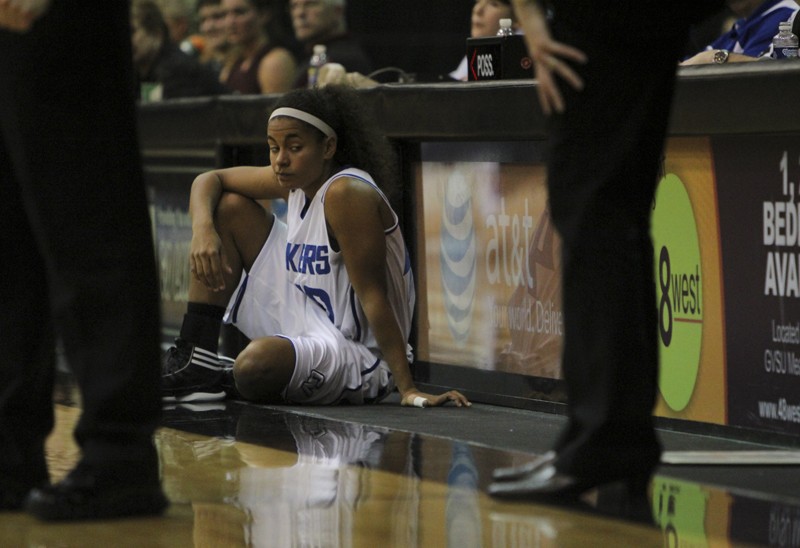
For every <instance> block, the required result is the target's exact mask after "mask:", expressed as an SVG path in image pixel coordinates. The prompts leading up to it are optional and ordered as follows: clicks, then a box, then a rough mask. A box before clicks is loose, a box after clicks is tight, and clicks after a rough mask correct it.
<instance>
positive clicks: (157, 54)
mask: <svg viewBox="0 0 800 548" xmlns="http://www.w3.org/2000/svg"><path fill="white" fill-rule="evenodd" d="M131 44H132V46H133V65H134V68H135V69H136V74H137V77H138V84H139V90H140V91H141V95H140V98H141V99H142V100H143V101H157V100H161V99H174V98H178V97H198V96H204V95H220V94H223V93H228V90H227V89H226V88H225V87H224V86H223V85H222V84H221V83H220V82H219V80H218V79H217V77H216V75H215V74H214V73H213V72H212V71H211V70H210V69H208V68H207V67H204V66H203V65H201V64H200V63H199V61H197V59H195V58H193V57H191V56H189V55H187V54H186V53H184V52H183V51H181V50H180V49H179V48H178V46H177V45H175V44H174V43H173V42H172V41H171V40H170V37H169V30H168V28H167V23H166V21H164V17H163V15H162V14H161V10H160V9H159V8H158V5H157V4H156V3H155V2H154V1H153V0H134V2H133V3H132V4H131Z"/></svg>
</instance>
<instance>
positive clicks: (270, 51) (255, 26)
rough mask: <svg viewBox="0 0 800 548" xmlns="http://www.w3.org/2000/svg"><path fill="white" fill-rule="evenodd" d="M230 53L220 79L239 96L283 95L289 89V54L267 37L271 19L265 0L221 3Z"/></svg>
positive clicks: (292, 72)
mask: <svg viewBox="0 0 800 548" xmlns="http://www.w3.org/2000/svg"><path fill="white" fill-rule="evenodd" d="M222 7H223V8H224V10H225V14H226V16H225V17H226V18H225V22H226V28H227V39H228V43H229V44H230V47H231V52H230V55H229V57H228V60H227V61H226V63H225V65H224V66H223V68H222V72H221V73H220V79H221V80H222V81H223V82H224V83H225V85H227V86H228V87H229V88H230V89H231V90H233V91H234V92H236V93H241V94H260V93H283V92H286V91H288V90H290V89H291V88H292V83H293V81H294V77H295V68H296V62H295V59H294V56H293V55H292V53H291V52H290V51H289V50H288V49H286V48H285V47H282V46H280V45H279V44H278V43H277V42H276V41H275V40H273V39H272V38H273V37H271V36H270V35H269V34H268V33H267V25H268V24H269V21H270V20H271V19H272V18H273V17H274V11H273V9H274V8H273V5H272V3H271V2H269V0H222Z"/></svg>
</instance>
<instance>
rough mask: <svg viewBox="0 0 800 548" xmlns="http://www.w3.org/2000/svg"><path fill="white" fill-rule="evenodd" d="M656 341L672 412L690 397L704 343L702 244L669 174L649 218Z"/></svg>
mask: <svg viewBox="0 0 800 548" xmlns="http://www.w3.org/2000/svg"><path fill="white" fill-rule="evenodd" d="M652 235H653V247H654V251H655V281H656V296H657V301H656V305H657V308H658V333H659V340H660V352H659V357H660V363H661V367H660V373H659V389H660V390H661V395H662V396H663V397H664V401H665V402H666V403H667V405H668V406H669V407H670V409H672V410H674V411H681V410H682V409H684V408H685V407H686V406H687V405H688V404H689V401H690V400H691V398H692V394H693V393H694V389H695V385H696V384H697V373H698V370H699V368H700V349H701V346H702V342H703V298H702V297H703V283H702V277H701V274H702V268H701V265H700V245H699V243H698V237H697V224H696V223H695V218H694V212H693V210H692V203H691V201H690V200H689V194H688V193H687V192H686V187H685V186H684V184H683V182H682V181H681V180H680V179H679V178H678V176H677V175H675V174H672V173H670V174H667V175H666V176H665V177H664V178H663V179H662V180H661V182H660V183H659V185H658V189H657V191H656V207H655V210H654V211H653V217H652Z"/></svg>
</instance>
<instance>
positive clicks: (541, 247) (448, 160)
mask: <svg viewBox="0 0 800 548" xmlns="http://www.w3.org/2000/svg"><path fill="white" fill-rule="evenodd" d="M494 146H497V145H496V144H495V145H494ZM536 146H537V145H535V144H530V143H528V144H525V145H519V144H517V145H513V146H510V147H509V148H508V149H506V150H505V151H504V152H501V153H500V155H501V158H502V159H503V160H504V161H501V162H497V161H483V160H482V159H481V158H480V154H479V153H476V154H473V153H472V152H471V149H470V148H469V147H472V148H473V149H477V148H479V145H476V144H474V143H470V144H459V143H455V144H439V145H430V146H426V145H423V149H422V154H423V161H422V163H421V165H420V166H419V173H418V177H417V182H418V184H417V185H416V195H415V198H416V211H417V222H418V226H417V227H416V237H417V240H416V242H415V246H416V247H415V249H416V253H417V262H418V264H417V280H418V283H419V284H420V291H419V292H418V304H419V307H418V309H419V322H418V325H419V332H418V348H417V354H418V357H419V358H420V359H423V360H426V361H431V362H434V363H444V364H450V365H457V366H465V367H473V368H479V369H485V370H493V371H504V372H510V373H520V374H524V375H535V376H539V377H548V378H558V377H559V376H560V371H559V369H560V368H559V357H560V352H561V344H562V342H561V341H562V338H563V317H562V312H561V288H560V274H559V264H560V260H559V257H560V244H559V240H558V237H557V235H556V233H555V229H554V227H553V226H552V223H551V222H550V218H549V215H548V212H547V192H546V189H545V178H544V165H543V164H542V163H541V161H537V158H539V157H540V156H541V151H540V150H538V149H537V148H536ZM522 162H525V163H522Z"/></svg>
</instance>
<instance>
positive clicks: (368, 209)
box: [325, 178, 470, 407]
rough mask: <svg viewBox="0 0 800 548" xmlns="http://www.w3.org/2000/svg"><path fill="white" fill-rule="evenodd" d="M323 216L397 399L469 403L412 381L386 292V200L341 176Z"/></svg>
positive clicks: (428, 403) (420, 403) (388, 218)
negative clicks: (426, 390)
mask: <svg viewBox="0 0 800 548" xmlns="http://www.w3.org/2000/svg"><path fill="white" fill-rule="evenodd" d="M325 217H326V220H327V221H328V225H329V227H330V229H331V232H332V234H333V236H334V238H335V239H336V241H337V242H338V244H339V248H340V250H341V252H342V256H343V259H344V263H345V267H346V268H347V272H348V274H349V276H350V281H351V283H352V284H353V289H354V290H355V292H356V295H357V296H358V298H359V301H360V302H361V305H362V307H363V308H364V313H365V314H366V315H367V319H368V320H369V323H370V325H371V326H372V329H373V330H374V332H375V337H376V339H377V341H378V345H379V346H380V348H381V351H382V353H383V357H384V359H385V360H386V362H387V363H388V364H389V368H390V369H391V371H392V375H393V376H394V380H395V384H396V386H397V389H398V391H399V392H400V395H401V398H402V399H401V403H402V404H403V405H415V404H416V405H417V406H435V405H442V404H444V403H447V402H448V401H452V402H454V403H455V404H456V405H457V406H459V407H461V406H469V405H470V404H469V401H468V400H467V398H466V397H464V395H462V394H461V393H459V392H457V391H455V390H451V391H449V392H446V393H445V394H441V395H433V394H426V393H424V392H420V391H419V390H418V389H417V387H416V385H415V384H414V380H413V378H412V376H411V370H410V368H409V364H408V359H407V356H406V341H405V338H404V336H403V333H402V332H401V330H400V327H399V325H398V324H397V320H396V318H395V317H394V314H393V313H392V309H391V306H390V303H389V300H388V298H387V287H386V283H387V282H386V240H385V237H384V231H385V230H386V229H387V228H389V227H391V224H392V222H393V218H392V216H391V213H390V210H389V207H388V205H386V203H385V202H384V201H383V199H382V198H381V197H380V196H379V195H378V193H377V192H376V191H375V190H374V189H372V188H371V187H370V186H368V185H366V184H364V183H363V182H361V181H357V180H354V179H345V178H342V179H341V180H338V181H336V182H335V183H334V184H333V185H331V187H330V188H329V190H328V192H327V194H326V200H325Z"/></svg>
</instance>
